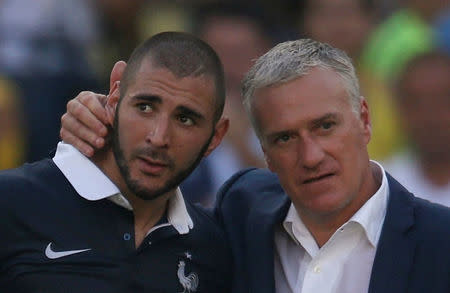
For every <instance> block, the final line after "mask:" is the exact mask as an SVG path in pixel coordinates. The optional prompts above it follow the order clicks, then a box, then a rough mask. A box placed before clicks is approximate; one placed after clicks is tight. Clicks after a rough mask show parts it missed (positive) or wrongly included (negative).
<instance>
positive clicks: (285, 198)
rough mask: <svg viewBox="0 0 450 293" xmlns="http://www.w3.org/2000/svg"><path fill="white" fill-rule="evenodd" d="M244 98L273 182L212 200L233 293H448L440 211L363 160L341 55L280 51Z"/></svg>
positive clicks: (253, 174)
mask: <svg viewBox="0 0 450 293" xmlns="http://www.w3.org/2000/svg"><path fill="white" fill-rule="evenodd" d="M243 96H244V99H245V102H244V103H245V106H246V109H247V111H248V114H249V115H250V118H251V121H252V123H253V126H254V128H255V130H256V133H257V135H258V137H259V139H260V143H261V147H262V149H263V151H264V154H265V157H266V161H267V164H268V167H269V169H270V170H271V171H272V172H273V173H271V172H269V171H267V170H258V169H250V170H244V171H241V172H239V173H238V174H236V175H234V176H233V177H232V178H231V179H229V181H228V182H227V183H225V184H224V186H223V187H222V189H221V191H220V192H219V195H218V200H217V206H216V210H215V212H216V216H217V218H218V219H219V220H220V222H221V223H222V224H223V227H224V229H225V232H226V234H227V235H228V239H229V240H230V243H231V247H232V250H233V256H234V276H235V278H234V284H233V288H234V292H258V293H261V292H267V293H269V292H280V293H290V292H292V293H293V292H321V293H322V292H346V293H348V292H350V293H352V292H450V281H449V275H448V268H449V267H450V253H449V247H450V233H449V232H450V230H449V228H448V227H450V210H449V209H448V208H446V207H443V206H439V205H435V204H431V203H429V202H427V201H424V200H421V199H418V198H415V197H414V196H413V195H412V194H410V193H409V192H408V191H407V190H406V189H405V188H404V187H402V186H401V185H400V184H399V183H398V182H397V181H396V180H395V179H393V178H392V177H391V176H390V175H389V174H387V173H386V172H385V171H384V169H383V167H382V166H381V165H380V164H378V163H377V162H375V161H371V160H370V159H369V155H368V153H367V144H368V142H369V140H370V137H371V124H370V115H369V108H368V104H367V102H366V100H365V99H364V97H361V96H360V95H359V89H358V80H357V78H356V75H355V71H354V68H353V65H352V63H351V61H350V59H349V58H348V57H347V55H346V54H345V53H344V52H342V51H340V50H339V49H336V48H333V47H331V46H329V45H326V44H322V43H319V42H316V41H313V40H297V41H292V42H285V43H282V44H279V45H277V46H276V47H274V48H273V49H272V50H270V51H269V52H267V53H266V54H265V55H263V56H262V57H260V58H259V59H258V60H257V61H256V63H255V65H254V66H253V68H252V69H251V70H250V72H249V73H248V74H247V76H246V78H245V80H244V85H243ZM84 110H85V111H83V112H87V111H90V110H89V107H88V106H84ZM91 111H92V109H91ZM94 112H95V111H94ZM71 115H73V113H72V114H71ZM86 115H87V114H86ZM90 115H95V113H94V114H92V113H91V114H90ZM78 116H80V115H78ZM74 117H76V115H75V116H74ZM63 127H64V124H63ZM77 135H79V134H77ZM85 140H86V141H87V140H88V139H87V138H85Z"/></svg>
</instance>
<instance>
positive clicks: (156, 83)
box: [125, 60, 216, 112]
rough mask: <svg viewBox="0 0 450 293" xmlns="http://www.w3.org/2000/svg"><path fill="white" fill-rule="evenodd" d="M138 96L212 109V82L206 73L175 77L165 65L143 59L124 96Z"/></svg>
mask: <svg viewBox="0 0 450 293" xmlns="http://www.w3.org/2000/svg"><path fill="white" fill-rule="evenodd" d="M137 95H154V96H159V97H160V98H162V100H163V102H164V101H167V102H169V101H170V102H172V103H176V104H187V105H188V106H192V107H194V108H196V110H202V111H203V112H205V111H206V112H214V110H215V99H216V97H215V95H216V92H215V84H214V80H213V78H212V77H210V76H207V75H199V76H194V75H192V76H186V77H178V76H176V75H175V74H173V73H172V72H171V71H170V70H168V69H167V68H164V67H161V66H155V65H153V64H152V62H151V61H149V60H144V61H142V64H141V66H140V67H139V68H138V69H137V70H136V72H135V73H134V76H133V78H132V80H131V81H130V83H129V85H128V87H127V92H126V93H125V98H127V97H128V98H129V97H133V96H137Z"/></svg>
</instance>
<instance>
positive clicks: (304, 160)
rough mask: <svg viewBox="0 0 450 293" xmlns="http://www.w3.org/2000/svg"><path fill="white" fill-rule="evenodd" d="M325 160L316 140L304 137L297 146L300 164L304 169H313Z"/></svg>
mask: <svg viewBox="0 0 450 293" xmlns="http://www.w3.org/2000/svg"><path fill="white" fill-rule="evenodd" d="M324 158H325V152H324V150H323V148H322V146H321V145H320V143H318V142H317V141H316V140H314V139H313V138H310V137H304V138H303V139H302V140H301V143H300V146H299V160H300V164H301V165H302V166H303V167H304V168H306V169H315V168H316V167H318V166H319V165H320V163H321V162H322V160H323V159H324Z"/></svg>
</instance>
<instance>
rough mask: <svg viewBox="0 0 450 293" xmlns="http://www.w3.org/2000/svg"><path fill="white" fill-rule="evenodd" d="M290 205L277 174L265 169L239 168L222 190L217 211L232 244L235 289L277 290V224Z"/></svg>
mask: <svg viewBox="0 0 450 293" xmlns="http://www.w3.org/2000/svg"><path fill="white" fill-rule="evenodd" d="M289 205H290V200H289V199H288V197H287V196H286V194H285V192H284V191H283V189H282V188H281V185H280V183H279V181H278V177H277V176H276V175H275V174H273V173H271V172H269V171H268V170H264V169H247V170H243V171H241V172H238V173H237V174H235V175H234V176H233V177H231V178H230V179H229V180H228V181H227V182H226V183H225V184H224V185H223V187H222V188H221V190H220V191H219V193H218V198H217V202H216V208H215V214H216V217H217V218H218V219H219V220H220V222H221V224H222V225H223V227H224V230H225V233H226V235H227V237H228V239H229V242H230V244H231V247H232V252H233V258H234V271H233V275H234V279H233V292H258V293H266V292H267V293H269V292H275V283H274V278H273V276H274V260H273V258H274V255H273V239H274V238H273V237H274V227H275V225H277V224H278V223H280V222H281V221H282V219H284V217H285V215H286V213H287V210H288V208H289Z"/></svg>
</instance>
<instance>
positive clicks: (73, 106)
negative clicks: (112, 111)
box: [62, 99, 108, 136]
mask: <svg viewBox="0 0 450 293" xmlns="http://www.w3.org/2000/svg"><path fill="white" fill-rule="evenodd" d="M91 107H92V106H91ZM100 107H101V106H100ZM103 111H104V109H103ZM67 114H68V115H67V116H66V117H70V118H71V119H68V120H67V121H66V123H65V124H63V125H62V127H69V130H71V129H73V128H74V126H79V124H83V126H85V127H87V128H89V129H90V130H91V131H93V132H95V133H96V134H97V135H99V136H105V135H106V134H107V133H108V130H107V128H106V126H105V125H104V123H103V122H102V121H101V120H99V119H98V118H97V116H96V115H95V114H94V113H93V112H92V111H91V110H90V109H89V108H88V107H87V106H86V105H85V104H83V103H81V101H80V100H79V99H74V100H71V101H69V103H68V104H67ZM74 120H75V121H74ZM62 122H65V121H63V120H62ZM75 122H78V123H76V125H72V123H73V124H75Z"/></svg>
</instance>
